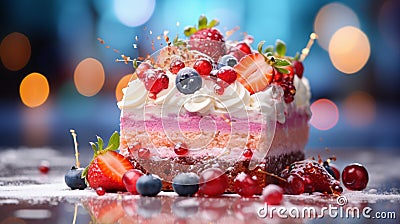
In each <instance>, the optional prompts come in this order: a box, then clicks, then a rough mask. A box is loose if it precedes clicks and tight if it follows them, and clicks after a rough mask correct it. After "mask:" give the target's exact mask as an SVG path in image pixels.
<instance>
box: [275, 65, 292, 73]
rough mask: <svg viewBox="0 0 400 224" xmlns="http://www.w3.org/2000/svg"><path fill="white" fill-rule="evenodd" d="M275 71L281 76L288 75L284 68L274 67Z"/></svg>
mask: <svg viewBox="0 0 400 224" xmlns="http://www.w3.org/2000/svg"><path fill="white" fill-rule="evenodd" d="M275 68H276V70H278V72H280V73H282V74H288V73H289V71H288V70H287V69H285V68H279V67H275Z"/></svg>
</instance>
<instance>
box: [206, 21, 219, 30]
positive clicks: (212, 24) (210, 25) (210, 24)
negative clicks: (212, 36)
mask: <svg viewBox="0 0 400 224" xmlns="http://www.w3.org/2000/svg"><path fill="white" fill-rule="evenodd" d="M218 25H219V20H217V19H213V20H211V21H210V22H209V23H208V26H207V27H208V28H212V27H215V26H218Z"/></svg>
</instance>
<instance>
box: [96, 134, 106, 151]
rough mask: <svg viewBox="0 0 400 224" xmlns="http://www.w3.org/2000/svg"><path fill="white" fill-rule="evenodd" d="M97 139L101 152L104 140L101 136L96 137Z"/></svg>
mask: <svg viewBox="0 0 400 224" xmlns="http://www.w3.org/2000/svg"><path fill="white" fill-rule="evenodd" d="M96 137H97V146H98V147H99V150H102V149H103V145H104V141H103V139H102V138H100V136H98V135H96Z"/></svg>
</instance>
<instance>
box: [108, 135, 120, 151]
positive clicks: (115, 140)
mask: <svg viewBox="0 0 400 224" xmlns="http://www.w3.org/2000/svg"><path fill="white" fill-rule="evenodd" d="M118 147H119V134H118V132H116V131H115V132H114V133H113V134H112V135H111V137H110V139H109V140H108V145H107V148H106V149H107V150H116V149H118Z"/></svg>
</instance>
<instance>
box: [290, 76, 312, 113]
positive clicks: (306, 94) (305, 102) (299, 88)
mask: <svg viewBox="0 0 400 224" xmlns="http://www.w3.org/2000/svg"><path fill="white" fill-rule="evenodd" d="M293 84H294V87H295V88H296V94H295V95H294V102H295V103H296V106H297V107H308V106H310V99H311V91H310V83H309V82H308V79H307V78H306V77H302V78H301V79H300V78H299V77H297V75H296V76H294V81H293Z"/></svg>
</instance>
